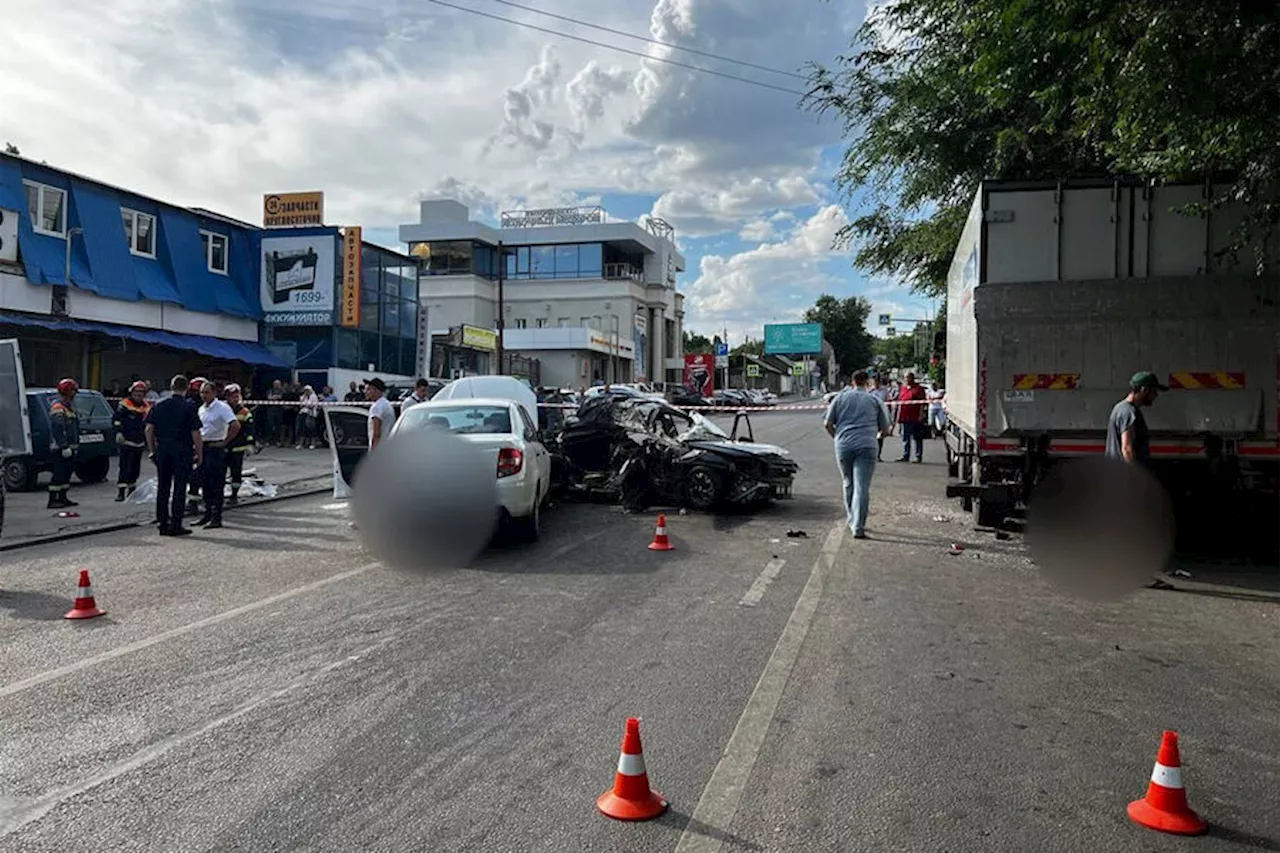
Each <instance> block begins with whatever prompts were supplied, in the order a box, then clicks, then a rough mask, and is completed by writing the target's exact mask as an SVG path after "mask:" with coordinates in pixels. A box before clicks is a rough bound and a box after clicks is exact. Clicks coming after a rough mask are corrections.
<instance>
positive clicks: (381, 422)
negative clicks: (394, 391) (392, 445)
mask: <svg viewBox="0 0 1280 853" xmlns="http://www.w3.org/2000/svg"><path fill="white" fill-rule="evenodd" d="M364 397H365V399H366V400H368V401H369V402H370V403H372V404H373V405H371V406H370V407H369V452H370V453H372V452H373V450H374V448H376V447H377V446H378V445H379V444H380V443H381V442H382V440H383V439H385V438H386V437H387V436H388V435H390V434H391V425H392V424H394V423H395V422H396V413H395V412H394V411H393V410H392V409H391V403H389V402H388V401H387V383H385V382H383V381H382V380H381V379H379V378H377V377H376V376H375V377H374V378H373V379H370V380H369V381H368V382H366V383H365V386H364Z"/></svg>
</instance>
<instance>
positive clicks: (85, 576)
mask: <svg viewBox="0 0 1280 853" xmlns="http://www.w3.org/2000/svg"><path fill="white" fill-rule="evenodd" d="M106 612H107V611H105V610H102V609H100V608H99V607H98V602H96V601H94V599H93V585H92V584H90V583H89V570H88V569H81V570H80V583H79V584H78V585H77V589H76V600H75V604H73V605H72V607H71V609H70V610H68V611H67V614H66V615H65V616H63V617H62V618H63V619H92V618H93V617H95V616H103V615H105V614H106Z"/></svg>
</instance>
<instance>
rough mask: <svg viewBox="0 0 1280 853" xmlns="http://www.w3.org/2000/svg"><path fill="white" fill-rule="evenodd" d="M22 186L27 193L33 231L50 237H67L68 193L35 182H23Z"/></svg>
mask: <svg viewBox="0 0 1280 853" xmlns="http://www.w3.org/2000/svg"><path fill="white" fill-rule="evenodd" d="M22 185H23V187H25V188H26V191H27V212H28V213H30V214H31V228H32V230H34V231H35V232H36V233H37V234H47V235H49V236H50V237H66V236H67V193H66V191H65V190H60V189H58V188H57V187H51V186H49V185H48V184H37V183H36V182H35V181H23V182H22Z"/></svg>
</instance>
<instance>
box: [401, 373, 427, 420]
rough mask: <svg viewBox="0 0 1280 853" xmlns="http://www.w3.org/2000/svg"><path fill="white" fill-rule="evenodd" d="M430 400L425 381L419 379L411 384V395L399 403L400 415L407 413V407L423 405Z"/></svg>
mask: <svg viewBox="0 0 1280 853" xmlns="http://www.w3.org/2000/svg"><path fill="white" fill-rule="evenodd" d="M430 399H431V387H430V385H428V384H427V380H425V379H419V380H418V381H417V382H415V383H414V384H413V393H412V394H410V395H409V396H408V397H405V398H404V399H403V400H402V401H400V414H402V415H403V414H404V413H405V412H407V411H409V407H411V406H416V405H418V404H419V403H425V402H427V400H430Z"/></svg>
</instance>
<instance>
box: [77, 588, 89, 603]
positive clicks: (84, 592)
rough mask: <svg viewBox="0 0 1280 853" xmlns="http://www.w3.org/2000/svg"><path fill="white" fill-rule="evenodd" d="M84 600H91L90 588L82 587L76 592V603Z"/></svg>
mask: <svg viewBox="0 0 1280 853" xmlns="http://www.w3.org/2000/svg"><path fill="white" fill-rule="evenodd" d="M86 598H93V587H92V586H82V587H80V588H79V589H78V590H76V601H82V600H84V599H86Z"/></svg>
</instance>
